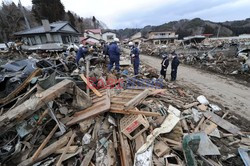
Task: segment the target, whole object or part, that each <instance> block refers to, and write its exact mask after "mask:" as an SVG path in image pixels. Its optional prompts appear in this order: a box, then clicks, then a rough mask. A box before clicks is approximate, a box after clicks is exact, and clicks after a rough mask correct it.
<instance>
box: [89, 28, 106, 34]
mask: <svg viewBox="0 0 250 166" xmlns="http://www.w3.org/2000/svg"><path fill="white" fill-rule="evenodd" d="M85 32H86V33H88V32H92V33H94V34H101V33H102V30H101V29H86V30H85Z"/></svg>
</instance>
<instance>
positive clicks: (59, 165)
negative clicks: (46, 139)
mask: <svg viewBox="0 0 250 166" xmlns="http://www.w3.org/2000/svg"><path fill="white" fill-rule="evenodd" d="M75 136H76V133H75V132H73V134H72V136H71V138H70V140H69V142H68V144H67V146H66V148H65V149H64V151H63V153H62V155H61V157H60V158H59V160H58V162H57V163H56V166H61V164H62V161H63V159H64V155H65V154H66V153H67V151H68V149H69V147H70V145H71V144H72V142H73V141H74V138H75Z"/></svg>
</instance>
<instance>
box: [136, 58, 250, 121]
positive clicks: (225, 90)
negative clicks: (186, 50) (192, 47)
mask: <svg viewBox="0 0 250 166" xmlns="http://www.w3.org/2000/svg"><path fill="white" fill-rule="evenodd" d="M140 56H141V60H142V61H144V62H145V63H146V64H148V65H150V66H152V67H155V68H157V69H158V70H160V63H161V60H160V59H158V58H155V57H151V56H146V55H140ZM168 78H170V66H169V68H168ZM177 82H179V83H180V82H181V83H182V84H183V85H186V86H188V87H191V88H194V89H196V90H198V91H199V93H201V94H203V95H204V96H206V97H208V98H209V100H210V101H213V102H216V103H221V105H223V106H224V107H228V108H229V111H231V112H234V113H236V114H238V115H241V116H243V117H245V118H246V119H248V120H250V88H249V87H246V86H244V85H241V84H238V83H235V81H233V80H232V79H229V78H226V77H222V76H218V75H215V74H210V73H208V72H204V71H199V70H197V69H194V68H192V67H188V66H184V65H180V67H179V70H178V76H177Z"/></svg>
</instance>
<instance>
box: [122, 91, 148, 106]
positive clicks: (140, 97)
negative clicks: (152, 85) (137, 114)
mask: <svg viewBox="0 0 250 166" xmlns="http://www.w3.org/2000/svg"><path fill="white" fill-rule="evenodd" d="M149 94H150V91H149V90H148V89H145V90H144V91H143V92H141V93H140V94H138V95H137V96H135V97H134V98H133V99H131V100H130V101H129V102H127V103H126V104H124V106H125V110H128V109H130V108H132V107H134V106H136V105H137V104H139V103H140V102H141V100H143V99H145V98H146V97H147V96H148V95H149Z"/></svg>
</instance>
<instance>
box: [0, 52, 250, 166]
mask: <svg viewBox="0 0 250 166" xmlns="http://www.w3.org/2000/svg"><path fill="white" fill-rule="evenodd" d="M99 52H101V51H99ZM22 55H26V53H24V52H22ZM4 59H5V58H4ZM220 59H223V57H220ZM5 60H6V61H7V63H6V64H2V66H1V78H2V79H1V87H2V90H1V93H0V95H1V100H0V102H1V114H0V115H1V116H0V129H1V131H2V132H1V135H0V137H1V139H0V163H1V165H6V166H7V165H8V166H11V165H18V166H28V165H37V166H38V165H39V166H42V165H43V166H45V165H61V164H63V165H86V166H88V165H110V166H111V165H124V166H131V165H135V166H137V165H138V166H140V165H143V166H144V165H157V166H158V165H159V166H160V165H190V166H191V165H239V166H240V165H243V160H244V158H243V157H242V156H243V155H244V154H245V153H246V149H249V146H250V144H249V142H250V137H249V136H250V133H249V127H250V126H249V123H248V121H247V120H244V119H243V118H241V117H239V116H236V115H235V114H232V113H231V112H228V109H227V108H226V107H224V106H223V104H219V103H213V102H211V101H210V100H209V98H207V97H206V94H197V93H196V92H195V91H193V90H192V89H190V88H189V87H184V86H183V85H181V84H179V83H177V82H168V81H165V80H163V79H159V74H158V72H157V70H155V69H154V68H152V67H150V66H148V65H146V64H143V63H141V66H140V74H139V75H138V76H137V77H134V76H133V68H132V65H131V63H130V60H129V55H128V54H127V53H126V52H123V54H122V57H121V72H120V73H117V72H116V71H111V72H107V67H106V66H107V63H108V62H107V59H105V57H104V56H103V55H102V54H101V53H93V55H90V56H88V57H87V58H85V61H84V62H82V64H81V65H79V66H77V65H75V63H74V61H75V60H74V57H69V56H65V54H64V53H60V52H58V53H32V54H29V55H27V57H26V59H25V58H21V59H20V60H18V58H17V59H16V57H15V58H14V60H9V59H5ZM87 76H88V77H87ZM246 160H247V159H246Z"/></svg>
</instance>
